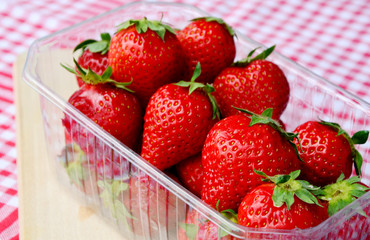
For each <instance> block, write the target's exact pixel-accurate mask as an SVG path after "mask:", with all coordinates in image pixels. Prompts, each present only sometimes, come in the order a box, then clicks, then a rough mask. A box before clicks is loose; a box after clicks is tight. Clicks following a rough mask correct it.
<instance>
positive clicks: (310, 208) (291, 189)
mask: <svg viewBox="0 0 370 240" xmlns="http://www.w3.org/2000/svg"><path fill="white" fill-rule="evenodd" d="M256 173H258V174H259V175H262V176H264V177H266V180H269V181H271V182H272V183H265V184H262V185H259V186H257V187H256V188H254V189H253V190H252V191H251V192H249V193H248V194H247V195H246V196H245V197H244V199H243V201H242V202H241V204H240V206H239V210H238V221H239V224H241V225H243V226H247V227H253V228H270V229H294V228H301V229H304V228H309V227H314V226H316V225H318V224H320V223H321V222H323V221H324V220H326V219H327V218H328V217H329V216H328V212H327V207H326V205H325V204H324V203H321V202H320V201H319V200H318V199H317V198H316V197H315V196H314V195H313V194H312V192H311V191H314V190H317V189H318V188H317V187H314V186H313V185H311V184H310V183H309V182H307V181H303V180H296V178H297V177H298V175H299V174H300V170H297V171H294V172H291V173H290V174H289V175H275V176H273V177H270V176H267V175H266V174H264V173H263V172H261V171H256ZM264 180H265V179H264ZM321 204H322V205H321Z"/></svg>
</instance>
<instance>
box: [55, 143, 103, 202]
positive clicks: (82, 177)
mask: <svg viewBox="0 0 370 240" xmlns="http://www.w3.org/2000/svg"><path fill="white" fill-rule="evenodd" d="M58 159H59V160H60V163H61V164H62V166H63V167H64V168H65V170H66V173H67V175H68V178H69V180H70V183H71V184H72V185H73V186H75V187H76V188H77V189H78V190H80V191H81V192H83V193H85V194H86V195H88V196H93V195H94V193H95V192H96V190H95V189H94V187H93V185H92V184H91V182H95V178H94V176H93V175H91V172H90V166H89V163H88V161H87V158H86V155H85V153H84V152H83V151H82V150H81V148H80V147H79V146H78V145H77V144H67V145H66V146H65V147H64V149H63V151H62V152H61V155H60V156H58Z"/></svg>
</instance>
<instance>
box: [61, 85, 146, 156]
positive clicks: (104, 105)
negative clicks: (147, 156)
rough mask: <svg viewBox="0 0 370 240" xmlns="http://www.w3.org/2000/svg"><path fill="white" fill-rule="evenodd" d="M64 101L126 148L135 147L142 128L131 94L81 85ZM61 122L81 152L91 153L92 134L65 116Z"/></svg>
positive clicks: (111, 86)
mask: <svg viewBox="0 0 370 240" xmlns="http://www.w3.org/2000/svg"><path fill="white" fill-rule="evenodd" d="M68 102H69V103H70V104H72V105H73V106H74V107H76V108H77V109H78V110H79V111H80V112H81V113H83V114H84V115H86V116H87V117H88V118H90V119H91V120H92V121H94V122H95V123H97V124H98V125H99V126H100V127H102V128H103V129H104V130H106V131H107V132H109V133H110V134H112V135H113V136H114V137H116V138H117V139H118V140H119V141H121V142H122V143H124V144H125V145H127V146H128V147H129V148H132V149H135V148H136V144H137V142H138V139H139V136H140V132H141V129H142V120H141V118H142V110H141V106H140V103H139V101H138V99H137V98H136V97H135V96H134V95H133V94H131V93H129V92H127V91H126V90H123V89H119V88H116V87H114V86H113V85H110V84H98V85H90V84H85V85H83V86H82V87H81V88H80V89H78V90H77V91H76V92H75V93H74V94H73V95H72V96H71V97H70V98H69V100H68ZM63 123H64V125H65V127H66V130H67V132H68V133H69V135H71V136H72V137H73V139H74V140H75V141H76V143H77V144H78V145H79V146H80V147H81V149H82V150H83V151H84V152H85V153H87V154H90V153H91V152H94V151H95V148H96V147H97V146H96V139H95V137H94V136H93V135H92V134H90V133H89V132H88V131H87V130H86V129H85V128H83V127H81V126H80V125H79V124H78V123H76V122H75V121H74V120H72V119H71V118H70V117H69V116H66V118H65V119H64V121H63Z"/></svg>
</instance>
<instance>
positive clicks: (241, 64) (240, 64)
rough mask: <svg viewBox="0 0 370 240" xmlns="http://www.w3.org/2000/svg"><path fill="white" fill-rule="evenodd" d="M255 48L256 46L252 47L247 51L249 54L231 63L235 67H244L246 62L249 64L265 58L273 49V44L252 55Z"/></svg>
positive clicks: (246, 64)
mask: <svg viewBox="0 0 370 240" xmlns="http://www.w3.org/2000/svg"><path fill="white" fill-rule="evenodd" d="M257 49H258V48H255V49H253V50H252V51H250V52H249V54H248V56H247V57H246V58H244V59H242V60H239V61H237V62H235V63H233V64H232V65H233V66H235V67H246V66H248V64H250V63H251V62H253V61H256V60H263V59H266V58H267V57H268V56H269V55H270V54H271V53H272V52H273V51H274V50H275V45H273V46H272V47H269V48H267V49H265V50H264V51H262V52H261V53H260V54H258V55H257V56H255V57H252V56H253V54H254V53H255V52H256V50H257Z"/></svg>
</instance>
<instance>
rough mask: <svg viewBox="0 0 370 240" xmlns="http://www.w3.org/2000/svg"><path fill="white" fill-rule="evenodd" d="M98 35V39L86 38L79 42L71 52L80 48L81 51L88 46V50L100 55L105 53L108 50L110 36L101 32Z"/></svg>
mask: <svg viewBox="0 0 370 240" xmlns="http://www.w3.org/2000/svg"><path fill="white" fill-rule="evenodd" d="M100 37H101V40H100V41H97V40H94V39H87V40H85V41H83V42H81V43H80V44H78V45H77V46H76V47H75V48H74V49H73V52H76V51H77V50H79V49H82V51H84V50H85V49H86V48H88V49H89V50H90V52H93V53H100V54H102V55H104V54H106V53H107V52H108V50H109V45H110V40H111V37H110V35H109V33H102V34H100Z"/></svg>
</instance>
